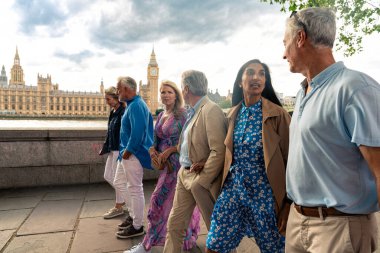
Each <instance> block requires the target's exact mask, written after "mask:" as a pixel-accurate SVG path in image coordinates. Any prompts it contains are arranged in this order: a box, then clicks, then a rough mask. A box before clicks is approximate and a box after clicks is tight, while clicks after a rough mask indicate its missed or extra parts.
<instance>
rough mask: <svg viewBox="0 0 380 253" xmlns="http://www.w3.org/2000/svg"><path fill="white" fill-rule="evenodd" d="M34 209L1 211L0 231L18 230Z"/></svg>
mask: <svg viewBox="0 0 380 253" xmlns="http://www.w3.org/2000/svg"><path fill="white" fill-rule="evenodd" d="M31 211H32V209H20V210H10V211H0V230H7V229H15V228H18V227H19V226H20V225H21V224H22V223H23V221H24V220H25V219H26V217H28V215H29V214H30V212H31Z"/></svg>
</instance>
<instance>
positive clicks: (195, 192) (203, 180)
mask: <svg viewBox="0 0 380 253" xmlns="http://www.w3.org/2000/svg"><path fill="white" fill-rule="evenodd" d="M181 86H182V94H183V97H184V99H185V102H186V104H188V105H190V107H191V108H190V109H189V115H188V119H187V121H186V123H185V125H184V127H183V129H182V134H181V138H180V141H179V144H178V149H179V152H180V159H179V160H180V163H181V169H180V170H179V172H178V181H177V188H176V192H175V196H174V203H173V208H172V210H171V213H170V216H169V221H168V230H167V236H166V242H165V247H164V252H165V253H178V252H181V248H182V243H183V239H184V237H185V231H186V229H187V228H188V225H189V222H190V219H191V215H192V213H193V210H194V208H195V205H197V206H198V208H199V210H200V212H201V214H202V217H203V220H204V221H205V223H206V226H207V229H209V228H210V219H211V214H212V211H213V208H214V203H215V201H216V199H217V197H218V194H219V191H220V187H221V181H222V170H223V164H224V153H225V146H224V143H223V142H224V139H225V137H226V132H227V126H226V125H227V124H226V119H225V117H224V114H223V112H222V110H221V109H220V107H219V106H218V105H216V104H215V103H213V102H211V101H210V100H209V99H208V98H207V96H206V95H207V78H206V76H205V75H204V74H203V73H202V72H200V71H196V70H189V71H185V72H184V73H183V74H182V85H181Z"/></svg>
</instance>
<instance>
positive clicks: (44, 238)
mask: <svg viewBox="0 0 380 253" xmlns="http://www.w3.org/2000/svg"><path fill="white" fill-rule="evenodd" d="M72 233H73V232H61V233H51V234H39V235H28V236H20V237H15V238H14V239H13V240H12V241H11V243H10V244H9V245H8V246H7V247H6V248H5V250H4V253H65V252H66V251H67V249H68V248H69V245H70V240H71V237H72Z"/></svg>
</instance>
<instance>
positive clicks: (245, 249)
mask: <svg viewBox="0 0 380 253" xmlns="http://www.w3.org/2000/svg"><path fill="white" fill-rule="evenodd" d="M154 184H155V181H146V182H144V192H145V201H146V207H145V217H146V212H147V208H148V204H149V200H150V196H151V194H152V191H153V189H154V186H155V185H154ZM113 205H114V191H113V189H112V188H111V187H110V186H109V185H108V184H91V185H74V186H57V187H39V188H24V189H12V190H0V252H4V253H45V252H46V253H86V252H94V253H106V252H107V253H111V252H112V253H120V252H123V251H124V250H126V249H129V248H131V247H132V246H133V245H136V244H138V243H139V242H141V240H142V238H143V236H141V237H136V238H134V239H127V240H122V239H117V238H116V236H115V233H116V231H117V224H119V223H120V222H121V221H123V219H124V217H117V218H114V219H110V220H105V219H103V217H102V215H103V214H104V213H105V212H106V211H107V210H108V209H110V208H111V207H112V206H113ZM145 224H146V222H145ZM206 236H207V230H206V227H205V225H204V223H203V222H202V224H201V233H200V235H199V238H198V241H197V248H195V249H193V250H192V251H191V253H200V252H204V247H205V240H206ZM160 252H162V247H154V248H153V249H152V253H160ZM238 252H239V253H258V252H260V251H259V250H258V248H257V246H256V244H255V243H254V241H253V240H251V239H248V238H245V239H244V240H243V242H242V243H241V245H240V246H239V248H238Z"/></svg>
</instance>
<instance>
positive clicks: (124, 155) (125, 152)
mask: <svg viewBox="0 0 380 253" xmlns="http://www.w3.org/2000/svg"><path fill="white" fill-rule="evenodd" d="M131 155H132V153H131V152H129V151H128V150H125V151H124V153H123V159H124V160H128V159H129V157H130V156H131Z"/></svg>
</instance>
